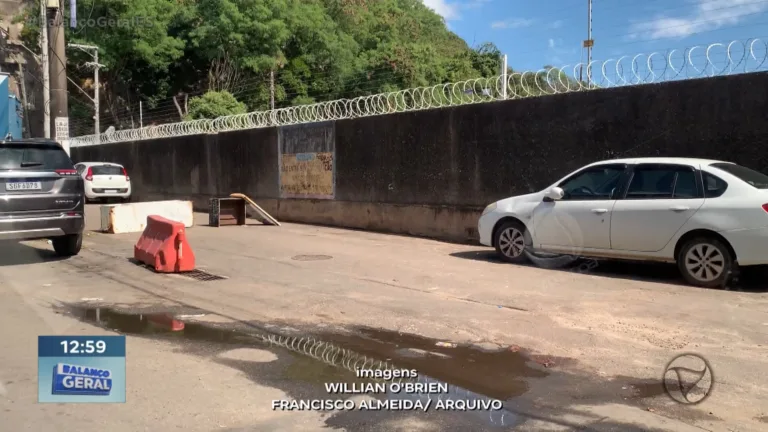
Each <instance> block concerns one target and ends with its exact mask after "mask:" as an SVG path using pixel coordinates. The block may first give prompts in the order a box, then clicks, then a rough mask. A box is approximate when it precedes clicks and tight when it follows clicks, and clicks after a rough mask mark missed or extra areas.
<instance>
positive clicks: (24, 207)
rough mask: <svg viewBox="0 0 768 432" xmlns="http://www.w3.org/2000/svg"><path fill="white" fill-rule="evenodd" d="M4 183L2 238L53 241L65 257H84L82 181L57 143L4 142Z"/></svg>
mask: <svg viewBox="0 0 768 432" xmlns="http://www.w3.org/2000/svg"><path fill="white" fill-rule="evenodd" d="M0 184H2V190H0V239H2V240H30V239H37V238H49V239H51V242H52V243H53V249H54V250H55V251H56V253H57V254H58V255H60V256H72V255H77V254H78V253H80V248H81V246H82V242H83V229H84V226H85V223H84V221H85V215H84V203H85V196H84V186H83V180H82V179H81V178H80V176H78V175H77V171H76V170H75V167H74V165H73V164H72V160H71V159H70V158H69V156H68V155H67V153H66V152H65V151H64V149H63V148H62V147H61V146H60V145H59V144H58V143H56V142H54V141H49V140H20V141H13V140H5V141H0Z"/></svg>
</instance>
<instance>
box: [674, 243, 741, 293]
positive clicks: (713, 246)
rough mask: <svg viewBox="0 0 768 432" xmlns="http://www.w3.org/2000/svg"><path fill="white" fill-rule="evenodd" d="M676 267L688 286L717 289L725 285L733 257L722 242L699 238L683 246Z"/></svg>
mask: <svg viewBox="0 0 768 432" xmlns="http://www.w3.org/2000/svg"><path fill="white" fill-rule="evenodd" d="M677 266H678V268H679V269H680V273H682V274H683V277H684V278H685V280H686V281H687V282H688V283H689V284H691V285H696V286H700V287H704V288H717V287H722V286H724V285H725V284H726V282H727V280H728V277H729V275H730V274H731V269H732V268H733V256H732V255H731V252H730V249H728V247H727V246H726V245H725V244H723V242H722V241H720V240H718V239H716V238H711V237H699V238H695V239H692V240H690V241H688V242H687V243H686V244H685V245H683V247H682V248H681V249H680V254H679V255H678V257H677Z"/></svg>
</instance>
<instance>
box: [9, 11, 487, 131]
mask: <svg viewBox="0 0 768 432" xmlns="http://www.w3.org/2000/svg"><path fill="white" fill-rule="evenodd" d="M29 4H30V6H29V9H27V10H26V11H25V14H26V15H28V18H26V19H24V21H25V22H27V23H30V24H29V25H27V26H26V27H25V29H24V38H25V39H26V43H27V45H28V46H30V47H35V46H37V40H36V39H37V34H38V28H37V26H36V25H35V24H36V23H35V21H36V19H34V17H37V11H38V9H37V8H38V6H37V4H38V3H37V2H30V3H29ZM66 9H67V10H68V8H66ZM67 13H68V12H67ZM77 17H78V20H79V21H80V25H79V26H78V27H77V28H75V29H70V28H69V27H68V26H67V29H66V31H67V38H68V41H69V42H74V43H82V44H89V45H97V46H99V47H100V59H99V61H100V63H102V64H104V65H105V67H104V68H102V69H101V81H102V86H103V87H102V94H103V98H104V99H103V101H102V102H103V105H104V106H105V110H106V112H108V113H111V114H112V119H111V120H112V121H111V122H110V121H109V120H110V119H108V118H105V116H104V115H102V119H103V123H106V124H114V125H116V126H117V127H118V128H119V127H121V126H122V127H124V126H126V125H130V124H131V121H132V120H134V119H132V118H131V117H135V118H137V117H138V113H137V112H136V111H137V110H136V108H137V107H138V101H140V100H141V101H143V102H144V107H145V110H146V109H148V110H150V112H151V110H152V108H153V107H154V106H156V104H157V103H158V102H160V101H163V104H164V106H165V108H164V110H165V112H166V114H165V118H163V119H162V121H169V120H174V119H176V120H178V118H179V117H178V115H175V114H173V111H175V109H174V108H173V106H172V105H170V106H171V109H169V108H168V106H169V104H168V101H169V100H170V99H171V98H172V97H173V96H177V95H180V94H184V93H186V94H189V95H190V96H195V95H200V94H204V93H205V92H209V91H210V92H209V93H205V95H204V96H203V97H201V98H192V99H191V101H190V108H189V113H188V117H193V118H199V116H204V115H205V116H208V115H214V114H215V113H217V112H224V111H226V110H228V109H235V110H239V106H240V105H231V104H230V102H232V101H235V102H236V101H237V100H240V101H242V102H243V103H244V104H245V105H246V106H247V109H248V110H263V109H268V108H269V107H270V99H271V97H270V95H271V94H272V88H271V86H270V74H271V73H273V76H274V100H275V106H276V107H277V108H281V107H286V106H292V105H299V104H309V103H315V102H319V101H326V100H333V99H341V98H354V97H358V96H363V95H369V94H375V93H381V92H390V91H397V90H401V89H406V88H413V87H421V86H428V85H434V84H439V83H448V82H456V81H461V80H465V79H469V78H478V77H490V76H495V75H498V74H499V71H500V58H499V57H500V52H499V50H498V48H497V47H496V46H495V45H493V44H491V43H485V44H481V45H480V46H478V47H477V48H475V49H473V48H470V47H469V46H467V44H466V42H465V41H463V40H462V39H461V38H459V37H458V36H457V35H456V34H454V33H452V32H450V31H449V30H448V29H447V28H446V25H445V22H444V21H443V19H442V18H441V17H440V16H438V15H437V14H435V13H434V12H433V11H432V10H430V9H428V8H427V7H426V6H424V4H423V3H422V1H421V0H130V1H129V0H79V1H78V16H77ZM20 19H22V18H20ZM66 19H67V20H68V17H66ZM68 56H69V58H68V60H69V64H70V66H69V71H68V73H69V74H70V76H71V77H72V78H73V79H74V80H75V81H76V82H78V81H79V82H84V81H85V80H86V79H89V78H90V77H91V76H92V71H91V70H90V69H88V68H82V67H79V66H81V65H82V64H83V63H84V62H86V61H90V60H91V59H90V58H89V57H88V56H87V54H85V53H82V52H79V51H77V50H69V51H68ZM222 92H224V93H222ZM226 92H228V94H230V96H232V95H233V96H234V97H237V99H234V97H232V98H231V100H230V99H227V98H225V97H224V96H223V95H224V94H227V93H226ZM459 97H463V96H459ZM454 99H455V97H454ZM238 103H239V102H238ZM192 107H195V108H194V113H193V108H192ZM169 111H170V112H171V113H172V114H167V113H168V112H169ZM226 112H229V111H226ZM174 117H175V118H174ZM104 120H106V122H105V121H104ZM145 120H146V122H152V121H154V120H155V119H153V118H151V117H150V118H146V117H145ZM134 121H135V120H134Z"/></svg>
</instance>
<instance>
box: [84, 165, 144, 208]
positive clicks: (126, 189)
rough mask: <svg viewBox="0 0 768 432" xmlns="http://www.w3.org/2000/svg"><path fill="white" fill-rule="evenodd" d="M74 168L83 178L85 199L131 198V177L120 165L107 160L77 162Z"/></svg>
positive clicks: (124, 199) (125, 199) (123, 199)
mask: <svg viewBox="0 0 768 432" xmlns="http://www.w3.org/2000/svg"><path fill="white" fill-rule="evenodd" d="M75 168H76V169H77V172H78V174H80V176H81V177H82V178H83V180H85V197H86V199H88V200H91V201H93V200H97V199H101V200H108V199H110V198H116V199H119V200H120V201H129V200H130V199H131V178H130V177H129V176H128V171H126V170H125V168H124V167H123V166H122V165H120V164H116V163H108V162H79V163H78V164H77V165H75Z"/></svg>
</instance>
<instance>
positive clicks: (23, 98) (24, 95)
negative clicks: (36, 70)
mask: <svg viewBox="0 0 768 432" xmlns="http://www.w3.org/2000/svg"><path fill="white" fill-rule="evenodd" d="M22 63H23V61H22V60H19V83H21V101H22V103H23V104H24V124H25V126H26V128H27V137H31V134H32V129H30V127H29V109H28V108H29V104H28V102H27V85H26V83H25V82H24V81H26V80H25V79H24V78H25V77H24V66H23V65H22ZM22 136H23V135H22ZM46 138H48V137H46Z"/></svg>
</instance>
